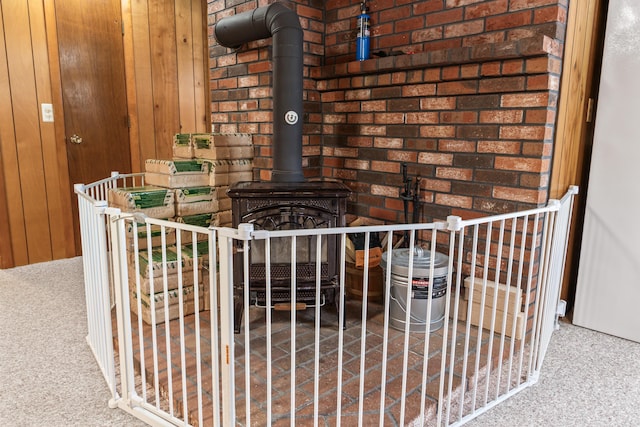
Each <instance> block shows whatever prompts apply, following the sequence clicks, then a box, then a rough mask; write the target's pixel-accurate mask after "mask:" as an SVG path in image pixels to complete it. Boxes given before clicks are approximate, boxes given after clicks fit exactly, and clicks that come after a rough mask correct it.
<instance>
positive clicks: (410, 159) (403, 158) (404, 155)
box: [387, 150, 418, 163]
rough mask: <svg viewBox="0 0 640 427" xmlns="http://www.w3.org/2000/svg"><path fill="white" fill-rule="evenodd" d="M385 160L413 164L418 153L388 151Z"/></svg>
mask: <svg viewBox="0 0 640 427" xmlns="http://www.w3.org/2000/svg"><path fill="white" fill-rule="evenodd" d="M387 159H388V160H391V161H394V162H407V163H415V162H416V161H417V160H418V153H416V152H415V151H406V150H389V151H388V152H387Z"/></svg>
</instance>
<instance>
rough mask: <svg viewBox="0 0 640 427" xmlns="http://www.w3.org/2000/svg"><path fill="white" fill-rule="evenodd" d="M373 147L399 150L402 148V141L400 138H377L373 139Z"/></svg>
mask: <svg viewBox="0 0 640 427" xmlns="http://www.w3.org/2000/svg"><path fill="white" fill-rule="evenodd" d="M373 146H374V147H376V148H391V149H394V148H397V149H401V148H403V146H404V140H403V139H402V138H386V137H378V138H374V140H373Z"/></svg>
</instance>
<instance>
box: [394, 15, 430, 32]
mask: <svg viewBox="0 0 640 427" xmlns="http://www.w3.org/2000/svg"><path fill="white" fill-rule="evenodd" d="M424 27H425V25H424V17H422V16H416V17H413V18H409V19H402V20H398V21H396V23H395V31H397V32H405V31H414V30H418V29H421V28H424Z"/></svg>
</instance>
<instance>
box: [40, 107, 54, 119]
mask: <svg viewBox="0 0 640 427" xmlns="http://www.w3.org/2000/svg"><path fill="white" fill-rule="evenodd" d="M41 106H42V121H43V122H53V104H41Z"/></svg>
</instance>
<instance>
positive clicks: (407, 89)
mask: <svg viewBox="0 0 640 427" xmlns="http://www.w3.org/2000/svg"><path fill="white" fill-rule="evenodd" d="M435 93H436V85H435V84H432V83H427V84H421V85H409V86H404V87H403V88H402V96H403V97H409V96H429V95H435Z"/></svg>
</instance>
